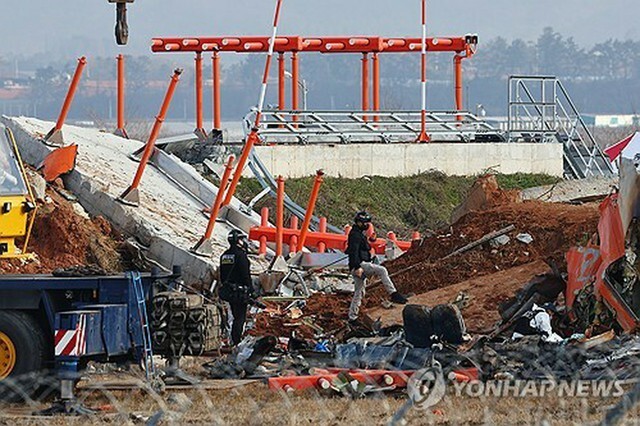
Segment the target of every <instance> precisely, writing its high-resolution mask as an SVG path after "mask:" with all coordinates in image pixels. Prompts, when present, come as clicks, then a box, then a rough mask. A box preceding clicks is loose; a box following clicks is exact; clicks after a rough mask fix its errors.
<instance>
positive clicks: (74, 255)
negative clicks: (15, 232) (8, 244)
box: [0, 190, 123, 274]
mask: <svg viewBox="0 0 640 426" xmlns="http://www.w3.org/2000/svg"><path fill="white" fill-rule="evenodd" d="M47 195H48V196H49V197H50V198H51V202H50V203H47V204H44V205H41V206H40V208H39V209H38V212H37V214H36V220H35V222H34V225H33V232H32V234H31V239H30V240H29V251H30V252H32V253H35V254H36V255H37V257H36V259H35V260H32V261H22V260H15V259H14V260H0V273H6V274H42V273H51V272H52V271H53V270H55V269H58V268H67V267H70V266H75V265H94V266H99V267H100V268H102V269H104V270H105V271H106V272H108V273H115V272H121V271H122V269H123V266H122V258H121V255H120V253H119V252H118V248H119V245H120V243H121V239H120V238H119V236H118V235H116V234H115V233H114V232H113V231H112V229H111V225H110V224H109V222H107V221H106V220H105V219H104V218H102V217H97V218H94V219H88V218H86V217H84V216H81V215H80V214H78V213H77V212H76V211H75V210H74V208H73V204H72V203H71V202H69V201H67V200H66V199H64V198H63V197H61V196H60V195H59V194H57V193H56V192H54V191H50V190H49V191H47Z"/></svg>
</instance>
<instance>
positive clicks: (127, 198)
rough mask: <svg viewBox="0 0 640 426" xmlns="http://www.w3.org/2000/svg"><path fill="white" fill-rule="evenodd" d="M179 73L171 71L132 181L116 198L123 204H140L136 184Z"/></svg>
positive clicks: (146, 160) (158, 130) (147, 160)
mask: <svg viewBox="0 0 640 426" xmlns="http://www.w3.org/2000/svg"><path fill="white" fill-rule="evenodd" d="M180 74H182V70H181V69H179V68H177V69H176V70H174V71H173V75H172V76H171V82H170V83H169V88H168V89H167V93H166V94H165V95H164V101H163V102H162V106H161V107H160V112H159V113H158V115H157V116H156V121H155V123H154V124H153V128H152V129H151V133H150V134H149V139H148V140H147V143H146V144H145V147H144V151H143V153H142V157H141V158H140V164H139V165H138V170H136V175H135V177H134V178H133V182H132V183H131V186H129V188H127V190H126V191H124V192H123V193H122V195H121V196H120V197H119V198H118V200H119V201H120V202H122V203H124V204H129V205H132V206H138V205H139V204H140V194H139V192H138V186H139V185H140V181H141V180H142V175H143V174H144V170H145V168H146V167H147V163H149V159H150V158H151V154H153V151H154V149H155V145H156V140H157V139H158V135H159V134H160V129H162V123H163V122H164V119H165V117H166V115H167V111H168V110H169V105H171V99H172V98H173V94H174V93H175V91H176V86H177V85H178V81H179V80H180Z"/></svg>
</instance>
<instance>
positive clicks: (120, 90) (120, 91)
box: [114, 54, 129, 139]
mask: <svg viewBox="0 0 640 426" xmlns="http://www.w3.org/2000/svg"><path fill="white" fill-rule="evenodd" d="M116 61H117V78H118V87H117V95H116V103H117V106H116V109H117V113H116V115H117V125H116V130H115V132H114V134H115V135H117V136H120V137H122V138H126V139H129V135H128V134H127V131H126V130H125V128H124V89H125V74H124V55H122V54H120V55H118V56H117V57H116Z"/></svg>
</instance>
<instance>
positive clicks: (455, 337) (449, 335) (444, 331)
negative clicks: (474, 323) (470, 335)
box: [431, 305, 466, 345]
mask: <svg viewBox="0 0 640 426" xmlns="http://www.w3.org/2000/svg"><path fill="white" fill-rule="evenodd" d="M431 323H432V324H433V331H434V334H435V335H436V336H438V338H439V339H440V341H442V342H445V343H451V344H453V345H459V344H462V342H463V339H462V337H463V335H464V334H465V333H466V328H465V325H464V320H463V319H462V314H461V313H460V309H459V308H458V307H457V306H456V305H438V306H436V307H435V308H433V310H432V311H431Z"/></svg>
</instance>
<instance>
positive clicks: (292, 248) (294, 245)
mask: <svg viewBox="0 0 640 426" xmlns="http://www.w3.org/2000/svg"><path fill="white" fill-rule="evenodd" d="M289 227H290V228H291V229H296V230H297V229H298V216H291V221H290V222H289ZM297 251H298V236H297V235H295V234H294V235H292V236H291V238H289V252H290V253H296V252H297Z"/></svg>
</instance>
